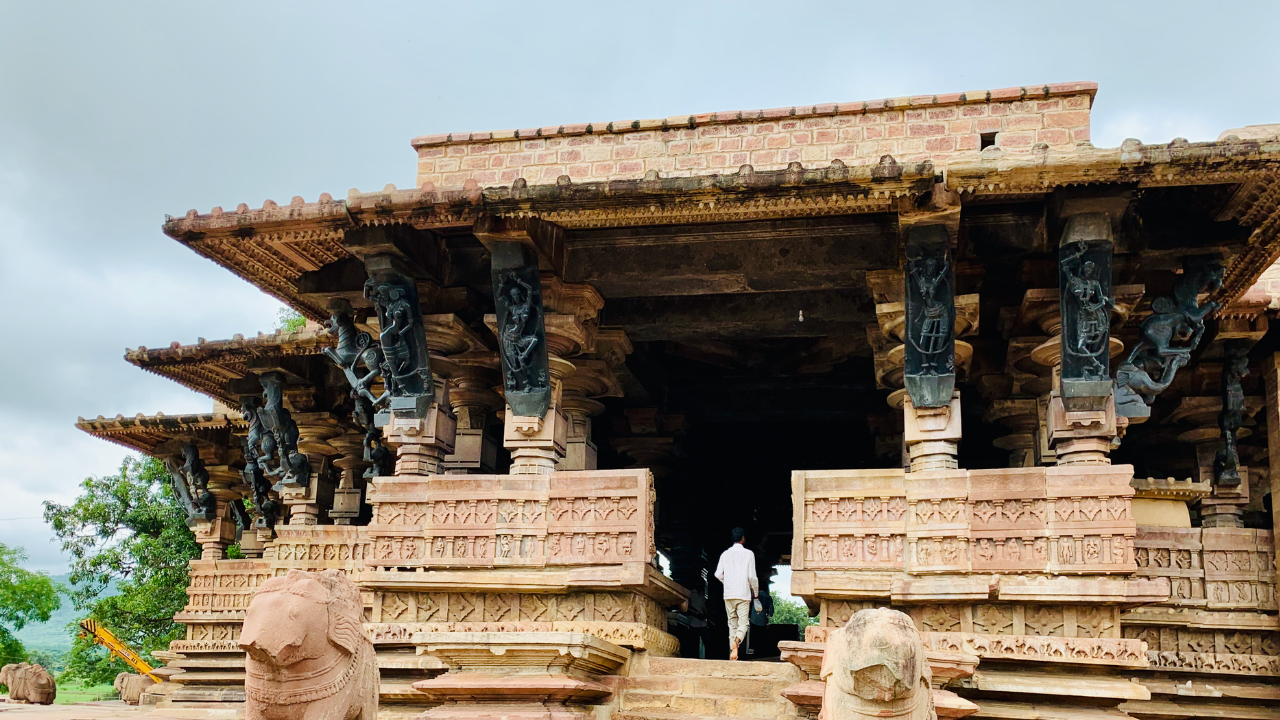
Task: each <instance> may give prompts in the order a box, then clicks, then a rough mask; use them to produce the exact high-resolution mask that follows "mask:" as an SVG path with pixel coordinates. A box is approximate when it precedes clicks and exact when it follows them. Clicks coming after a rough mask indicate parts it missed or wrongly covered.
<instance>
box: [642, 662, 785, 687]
mask: <svg viewBox="0 0 1280 720" xmlns="http://www.w3.org/2000/svg"><path fill="white" fill-rule="evenodd" d="M797 672H798V668H796V666H795V665H792V664H791V663H784V662H761V661H750V660H699V659H697V658H660V657H651V658H649V674H650V675H681V676H688V675H700V676H703V677H718V678H752V679H756V678H770V679H774V680H786V681H789V682H792V681H793V680H792V678H794V677H795V675H796V673H797Z"/></svg>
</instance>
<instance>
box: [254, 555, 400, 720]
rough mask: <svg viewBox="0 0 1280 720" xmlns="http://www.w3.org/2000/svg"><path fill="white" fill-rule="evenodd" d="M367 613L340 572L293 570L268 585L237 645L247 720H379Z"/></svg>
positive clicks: (355, 590)
mask: <svg viewBox="0 0 1280 720" xmlns="http://www.w3.org/2000/svg"><path fill="white" fill-rule="evenodd" d="M362 612H363V610H362V604H361V600H360V590H359V588H357V587H356V585H355V583H353V582H351V580H350V579H348V578H347V576H346V575H345V574H344V573H343V572H342V571H341V570H326V571H324V572H319V573H312V572H304V571H301V570H290V571H289V574H288V575H286V576H284V577H276V578H271V579H270V580H268V581H266V582H265V583H263V584H262V587H261V588H260V589H259V590H258V592H257V594H256V595H255V596H254V598H253V601H252V602H251V603H250V604H249V608H248V610H246V611H245V619H244V629H243V630H242V631H241V633H240V639H239V644H240V647H241V648H242V649H243V650H244V651H245V653H247V655H248V657H247V658H246V659H245V685H244V690H245V696H246V697H245V719H246V720H267V719H268V718H270V720H357V719H358V720H377V717H378V666H377V661H376V659H375V657H374V649H373V643H372V642H371V641H370V640H369V638H368V637H367V636H365V634H364V629H363V627H362V625H361V621H362V618H361V614H362ZM286 618H287V621H286Z"/></svg>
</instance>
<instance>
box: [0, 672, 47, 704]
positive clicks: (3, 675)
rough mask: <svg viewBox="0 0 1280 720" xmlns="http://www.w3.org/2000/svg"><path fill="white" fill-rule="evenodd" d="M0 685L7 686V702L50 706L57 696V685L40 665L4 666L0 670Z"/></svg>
mask: <svg viewBox="0 0 1280 720" xmlns="http://www.w3.org/2000/svg"><path fill="white" fill-rule="evenodd" d="M0 684H3V685H8V686H9V702H29V703H35V704H37V705H52V704H53V701H54V698H56V697H57V696H58V686H57V683H55V682H54V680H53V676H52V675H50V674H49V671H48V670H45V669H44V667H43V666H41V665H28V664H27V663H17V664H15V665H5V666H4V667H3V668H0Z"/></svg>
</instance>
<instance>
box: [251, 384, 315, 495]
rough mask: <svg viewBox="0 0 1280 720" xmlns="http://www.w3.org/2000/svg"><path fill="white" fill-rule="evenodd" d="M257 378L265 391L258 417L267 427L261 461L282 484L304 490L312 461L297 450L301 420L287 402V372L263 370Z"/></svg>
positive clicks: (264, 429)
mask: <svg viewBox="0 0 1280 720" xmlns="http://www.w3.org/2000/svg"><path fill="white" fill-rule="evenodd" d="M258 380H259V382H261V383H262V395H263V406H262V408H261V409H260V410H258V419H259V420H260V421H261V422H262V429H263V431H264V432H263V433H262V441H261V443H260V444H259V447H260V448H261V451H262V453H261V457H260V459H259V461H258V462H259V465H261V466H262V469H263V473H264V474H266V475H267V477H270V478H273V479H275V480H277V481H278V483H279V484H280V486H281V488H287V489H293V490H296V489H303V490H305V489H306V488H308V487H309V486H310V485H311V461H310V460H308V459H307V456H306V455H304V454H303V453H302V452H300V451H299V450H298V424H297V423H296V422H294V421H293V416H292V415H291V414H290V412H289V409H288V408H286V407H285V406H284V382H285V377H284V374H283V373H279V372H268V373H263V374H262V375H261V376H260V377H259V378H258ZM271 464H274V465H275V467H271Z"/></svg>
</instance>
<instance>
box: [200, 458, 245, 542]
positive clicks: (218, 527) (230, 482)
mask: <svg viewBox="0 0 1280 720" xmlns="http://www.w3.org/2000/svg"><path fill="white" fill-rule="evenodd" d="M205 470H206V471H207V472H208V473H209V492H211V493H213V496H214V497H215V498H217V503H218V504H217V510H216V511H215V513H214V515H215V517H214V518H213V519H212V520H197V521H195V524H194V525H192V528H191V529H192V530H193V531H194V532H195V535H196V542H198V543H199V544H200V559H201V560H222V559H223V558H225V557H226V556H227V547H229V546H231V545H234V544H235V542H236V522H235V520H234V519H233V518H232V514H231V503H233V502H235V501H236V500H239V499H240V498H241V497H243V494H242V493H241V492H240V489H239V485H240V474H239V473H237V472H236V471H235V469H234V468H231V467H229V466H227V465H206V466H205Z"/></svg>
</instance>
